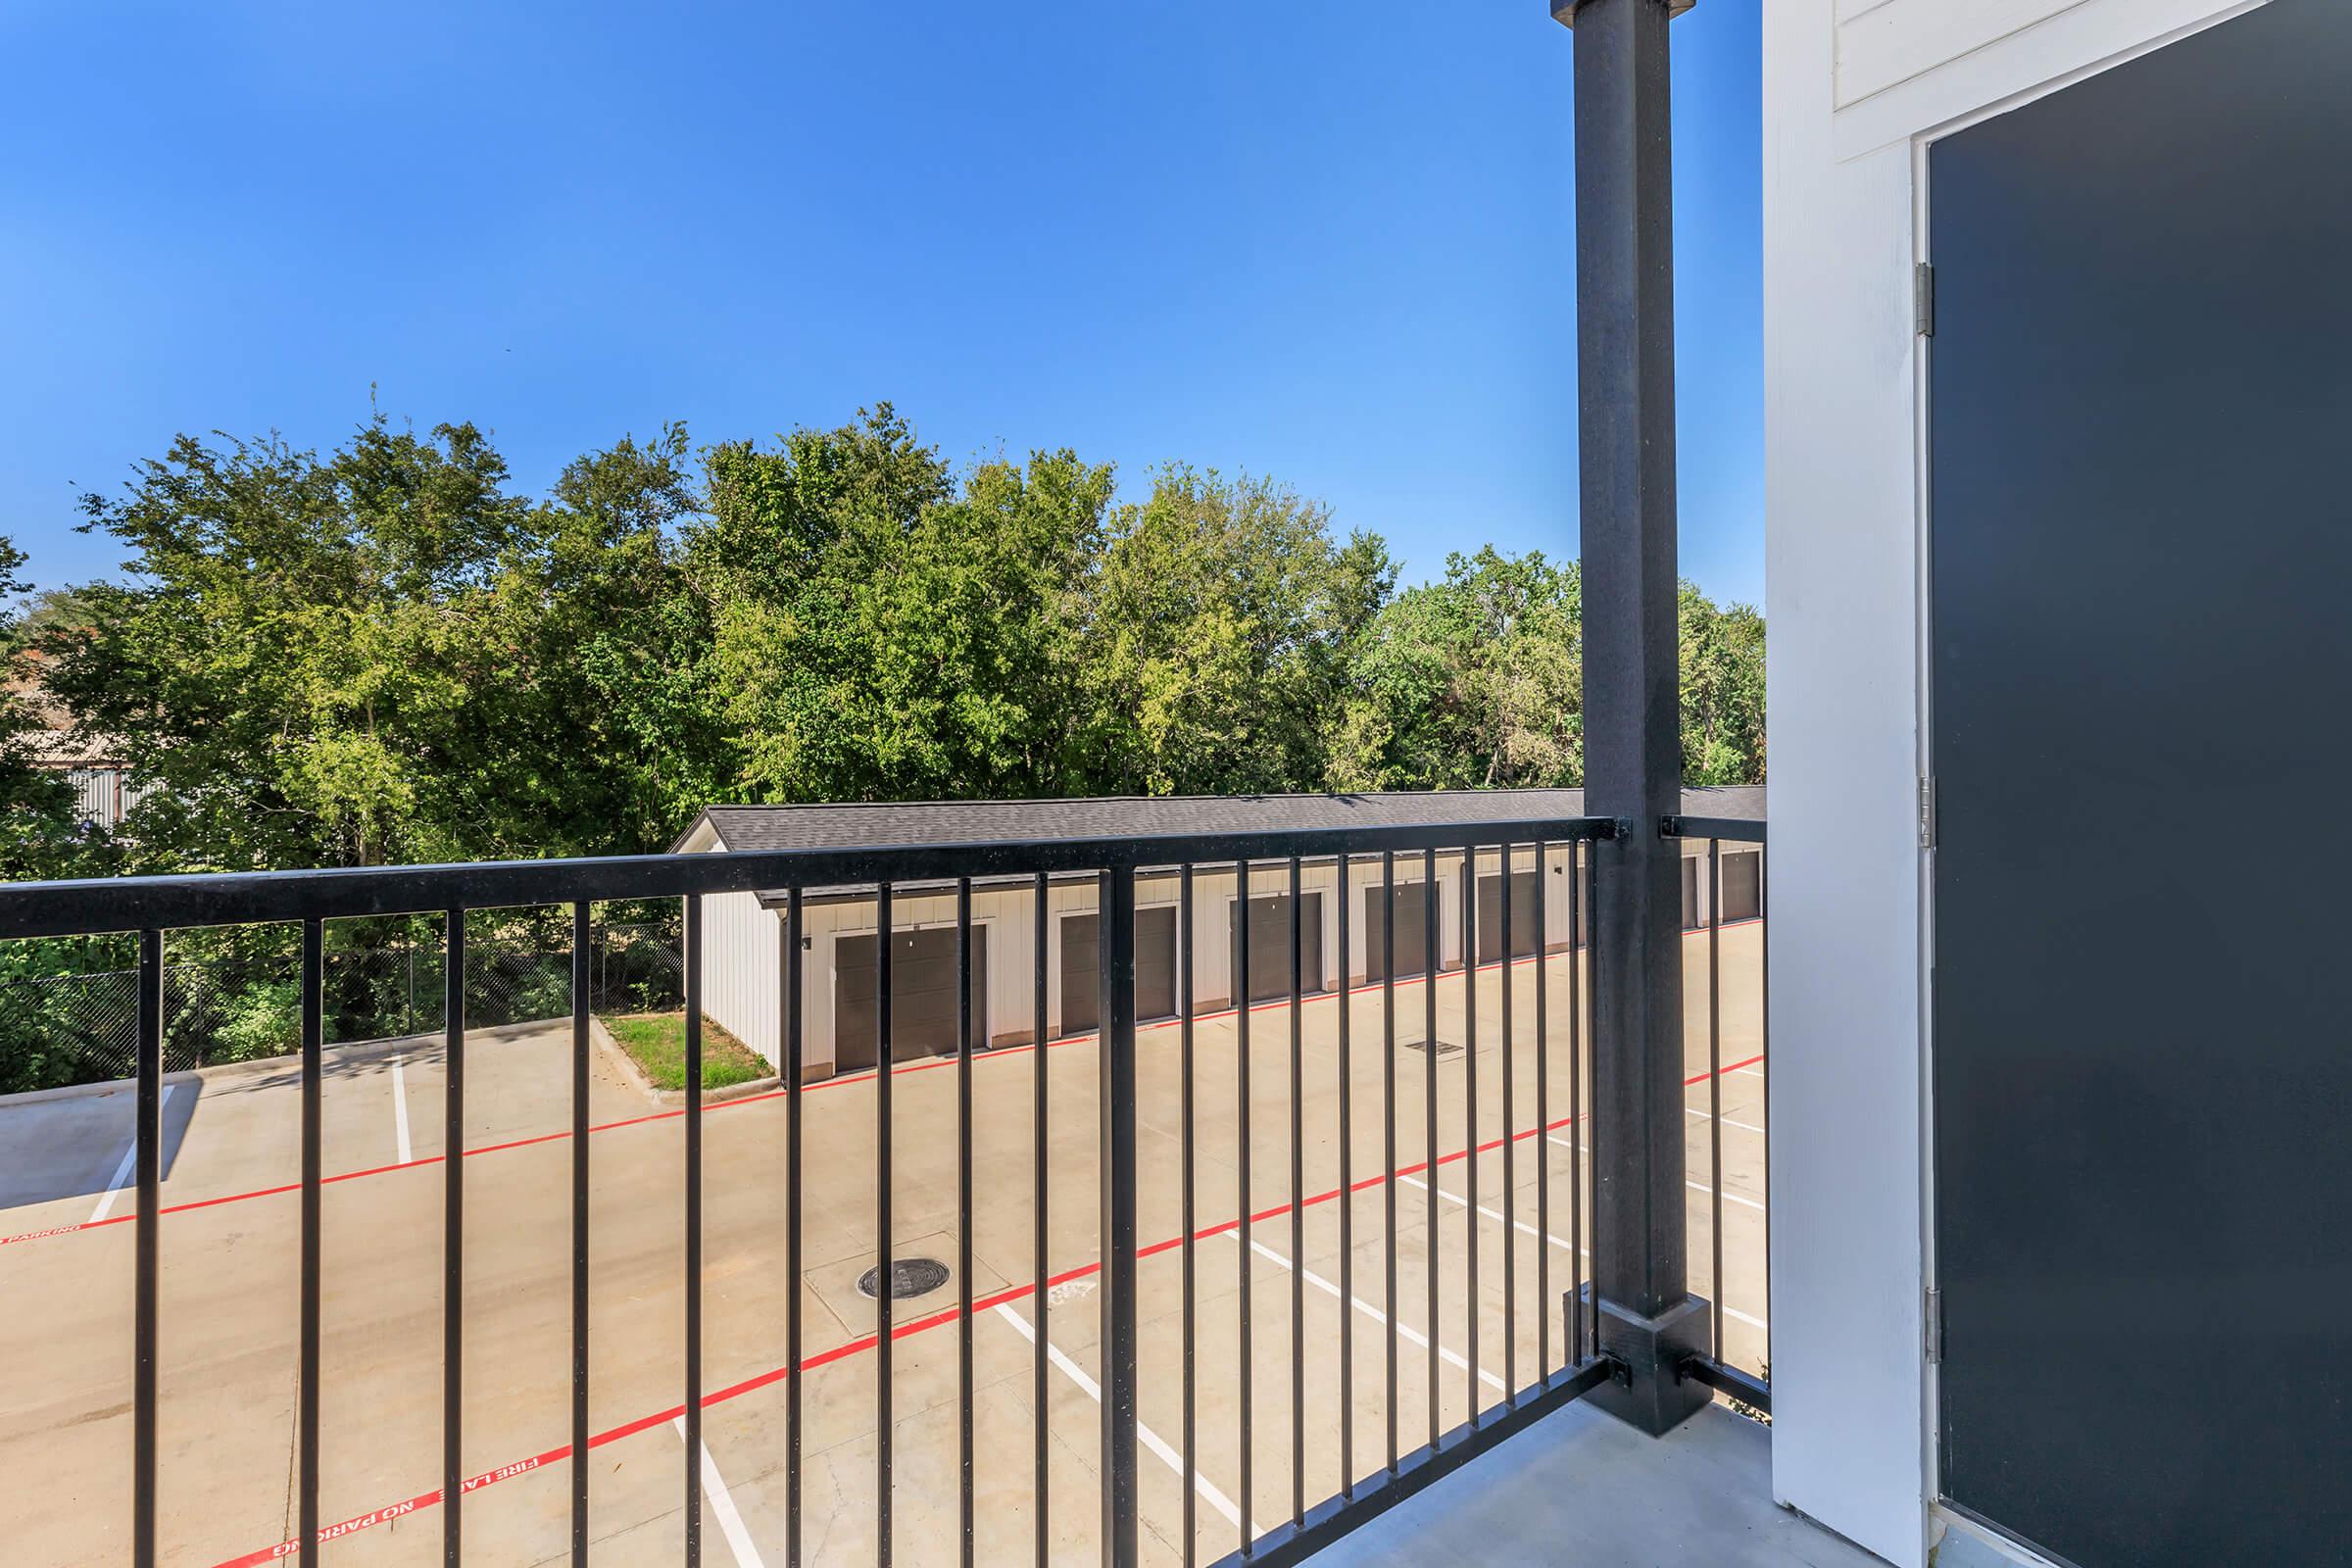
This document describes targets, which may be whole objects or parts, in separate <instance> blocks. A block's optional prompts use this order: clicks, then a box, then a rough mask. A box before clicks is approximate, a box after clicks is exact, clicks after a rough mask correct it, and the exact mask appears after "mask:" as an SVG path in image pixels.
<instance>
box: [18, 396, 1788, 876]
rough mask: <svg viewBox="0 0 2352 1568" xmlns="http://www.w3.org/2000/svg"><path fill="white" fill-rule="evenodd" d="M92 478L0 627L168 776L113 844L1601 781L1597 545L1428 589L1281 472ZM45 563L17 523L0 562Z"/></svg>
mask: <svg viewBox="0 0 2352 1568" xmlns="http://www.w3.org/2000/svg"><path fill="white" fill-rule="evenodd" d="M84 508H85V512H86V517H85V522H84V526H85V527H86V528H89V529H94V530H97V531H101V532H104V533H106V534H109V535H111V536H112V537H113V538H114V539H116V540H117V541H118V542H119V543H120V544H121V545H122V547H123V551H124V556H125V568H126V569H125V572H124V575H123V578H122V579H121V580H118V581H111V582H99V583H92V584H88V585H85V586H82V587H80V588H77V589H74V590H73V591H72V592H70V593H55V592H53V593H52V594H50V595H48V596H46V597H45V598H44V599H42V600H40V601H36V602H35V604H34V605H33V607H32V608H31V613H30V614H29V615H27V614H25V613H18V614H15V615H12V616H11V617H9V618H7V619H5V620H0V653H4V654H5V656H6V658H7V659H8V660H9V661H10V662H11V670H12V674H20V673H22V671H21V669H20V668H19V666H20V664H21V662H22V661H23V660H24V659H25V657H26V652H25V650H26V648H27V646H28V644H30V643H37V645H38V648H39V650H40V652H41V653H42V654H43V655H44V656H45V665H44V668H43V671H42V678H43V681H44V683H45V684H46V686H47V687H48V689H49V691H50V693H51V694H52V695H53V696H54V697H55V699H56V700H58V701H59V702H61V703H63V704H64V705H65V706H66V707H67V708H68V709H69V710H70V711H71V712H72V713H73V716H74V719H75V721H76V723H77V724H78V725H79V726H80V727H81V728H82V729H83V730H84V731H85V732H87V733H88V734H91V735H102V736H105V737H107V738H108V740H109V744H110V748H111V749H112V750H113V751H114V752H115V753H116V754H117V755H119V756H121V757H122V758H123V760H124V761H125V762H126V764H127V765H128V767H129V768H130V769H131V771H132V774H133V776H134V777H135V778H137V779H139V780H141V781H144V782H147V783H149V784H151V785H152V786H153V788H152V789H151V790H150V791H149V792H148V793H147V794H146V795H145V797H144V798H143V799H142V800H141V801H140V803H139V804H138V805H137V806H136V807H135V809H133V812H132V814H131V817H130V818H129V820H128V821H127V822H126V824H125V828H124V830H123V833H122V834H121V835H120V837H119V840H118V842H117V843H116V844H115V845H113V846H112V849H111V852H110V853H111V854H113V855H114V856H115V857H116V859H117V861H118V862H119V863H120V864H121V865H122V866H123V868H129V869H162V868H167V867H171V868H186V867H225V868H245V867H264V866H288V865H309V864H330V865H359V864H375V863H385V862H393V861H403V860H421V859H446V858H488V857H528V856H543V855H564V854H587V853H599V854H603V853H616V852H626V851H642V850H648V849H658V848H661V847H662V846H664V845H665V844H666V843H667V842H668V841H669V840H670V839H671V838H672V837H673V836H674V835H675V834H676V833H677V832H678V831H679V830H680V829H681V828H682V827H683V826H684V825H685V824H686V822H687V821H689V820H691V818H692V816H693V813H694V812H695V811H696V810H697V809H700V808H701V807H703V806H705V805H707V804H711V803H712V802H718V801H753V802H783V801H813V800H844V801H879V800H894V799H897V800H905V799H944V798H962V797H981V798H989V797H994V798H1009V797H1050V796H1066V795H1091V794H1158V793H1232V792H1257V791H1276V790H1314V789H1326V788H1330V789H1345V790H1356V789H1430V788H1480V787H1493V786H1507V785H1532V784H1545V785H1552V784H1575V783H1578V782H1581V780H1582V777H1583V755H1584V754H1583V700H1582V686H1583V661H1582V613H1581V612H1582V598H1581V593H1582V583H1581V577H1580V574H1579V572H1578V569H1577V567H1576V566H1575V565H1574V564H1555V563H1553V562H1550V561H1548V560H1546V559H1545V558H1544V556H1542V555H1541V554H1534V553H1531V554H1528V555H1523V556H1512V555H1507V554H1504V553H1501V552H1499V551H1496V550H1495V549H1494V548H1492V547H1488V548H1483V549H1480V550H1478V551H1476V552H1475V553H1473V554H1469V555H1457V556H1454V557H1452V558H1451V559H1450V560H1449V561H1448V563H1447V564H1446V573H1445V575H1444V577H1443V578H1441V579H1440V580H1438V581H1435V582H1431V583H1426V584H1420V585H1415V586H1410V587H1405V588H1403V589H1401V590H1399V589H1398V587H1397V575H1398V573H1397V563H1396V561H1395V559H1394V558H1393V557H1392V556H1391V555H1390V553H1389V550H1388V547H1387V545H1386V543H1385V542H1384V541H1383V540H1382V539H1380V538H1379V537H1377V536H1375V535H1371V534H1366V533H1361V532H1355V533H1348V534H1347V535H1345V536H1343V535H1342V534H1341V533H1340V532H1339V531H1338V529H1337V528H1336V526H1335V523H1334V520H1333V518H1332V516H1331V515H1330V512H1329V510H1328V509H1327V508H1326V507H1324V506H1323V505H1322V504H1320V503H1318V502H1315V501H1312V500H1309V499H1306V498H1303V497H1300V496H1299V495H1298V494H1297V493H1296V492H1294V491H1292V490H1291V489H1289V488H1287V487H1286V486H1283V485H1281V484H1279V483H1277V482H1274V481H1272V480H1269V479H1266V478H1263V477H1258V476H1251V475H1236V476H1228V475H1225V474H1221V473H1218V472H1216V471H1214V470H1210V469H1201V468H1195V467H1191V466H1183V465H1173V466H1168V467H1165V468H1162V469H1159V470H1157V471H1154V472H1152V474H1151V475H1150V476H1149V482H1148V486H1147V487H1145V488H1144V490H1143V491H1142V493H1140V494H1137V495H1134V496H1133V497H1132V498H1131V499H1126V500H1122V499H1121V498H1120V494H1119V491H1118V487H1117V486H1116V485H1115V483H1114V474H1113V472H1112V470H1111V469H1110V468H1109V467H1108V466H1103V465H1097V464H1090V463H1088V462H1086V461H1084V460H1083V459H1082V458H1081V457H1080V456H1079V455H1078V454H1076V453H1074V452H1071V451H1068V450H1058V451H1041V452H1033V453H1031V454H1029V455H1028V456H1027V457H1026V459H1025V460H1021V461H1014V460H1012V459H1010V458H1002V457H1000V458H994V459H990V460H987V461H982V462H978V463H974V464H971V465H969V466H963V467H961V468H958V467H957V466H953V465H951V464H949V463H947V462H946V461H944V460H943V459H942V458H941V456H940V455H939V453H938V452H937V451H936V450H934V449H932V448H930V447H927V446H925V445H923V444H922V443H921V441H920V440H919V439H918V438H917V436H916V435H915V432H914V430H913V428H912V427H911V426H910V425H909V424H908V422H907V420H906V419H905V418H904V417H902V416H900V415H899V414H898V413H897V412H896V411H895V410H893V409H891V408H889V407H888V406H883V407H880V408H877V409H875V410H873V411H871V412H869V413H865V414H862V415H861V416H860V417H858V418H857V419H855V420H853V421H851V422H849V423H847V424H844V425H842V426H840V427H839V428H836V429H829V430H814V429H801V430H795V431H793V432H791V433H789V434H786V435H784V436H781V437H779V438H776V439H774V440H772V441H767V442H760V441H751V440H734V441H726V442H721V443H719V444H716V445H712V446H709V447H705V448H702V449H699V450H698V449H697V448H696V447H695V446H694V445H693V444H692V443H691V442H690V440H689V438H688V435H687V432H686V431H685V429H684V428H683V427H682V426H678V425H674V424H673V425H668V426H665V427H663V428H662V429H661V430H660V431H659V432H657V433H656V434H655V435H654V436H653V437H652V438H651V439H648V440H643V441H640V440H635V439H623V440H621V441H619V442H617V443H615V444H613V446H611V447H608V448H605V449H602V450H598V451H594V452H589V453H586V454H584V455H583V456H581V457H580V458H578V459H577V460H575V461H574V462H572V463H571V464H570V465H569V466H566V467H565V468H564V471H563V473H562V475H561V477H560V478H559V479H558V480H557V481H556V483H555V485H554V486H553V487H552V489H551V490H550V492H549V493H548V494H547V495H546V496H545V497H544V498H532V497H529V496H526V495H523V494H520V493H518V492H517V490H516V488H515V485H514V483H513V481H512V478H511V475H510V474H509V472H508V469H507V466H506V463H505V462H504V460H503V459H502V458H501V457H500V456H499V454H498V452H497V450H496V448H495V446H494V444H493V443H492V441H491V440H490V438H489V436H488V435H487V434H486V433H485V432H483V431H482V430H480V429H479V428H477V427H475V426H473V425H471V424H464V423H459V424H443V425H437V426H435V427H433V428H432V429H430V430H429V431H426V432H423V433H418V432H417V431H415V430H412V429H409V428H406V427H402V426H397V425H395V424H394V423H393V422H392V421H390V420H388V419H386V418H384V417H380V416H377V417H371V418H370V419H369V420H368V421H367V422H366V423H364V424H362V425H361V426H359V427H358V428H357V429H356V430H355V431H354V432H353V433H352V435H351V436H350V437H349V438H348V439H347V440H346V441H345V442H343V443H342V444H341V445H340V446H338V447H336V448H334V449H333V450H332V451H328V452H325V453H319V452H313V451H306V450H298V449H296V448H294V447H292V446H290V445H288V444H287V443H286V442H284V441H283V440H281V439H279V438H278V437H275V436H269V437H263V438H258V439H251V440H239V439H232V438H229V437H225V436H216V437H213V438H210V439H197V438H194V437H182V438H180V439H179V440H177V441H175V442H173V443H172V446H171V447H170V449H169V450H168V451H166V452H165V453H164V454H163V455H162V456H161V457H159V458H156V459H154V460H152V461H150V462H147V463H144V464H142V465H140V466H138V468H137V469H136V470H135V471H134V472H133V474H132V476H131V479H130V482H129V483H128V484H127V485H126V486H125V487H124V488H123V490H122V491H120V492H118V493H116V494H113V495H105V496H97V495H94V496H90V497H88V498H85V501H84ZM21 564H22V558H21V557H20V556H18V555H17V554H16V553H15V552H14V551H13V550H10V549H8V547H7V546H6V544H5V542H4V541H0V594H6V595H17V594H19V593H21V592H22V590H23V584H22V583H20V582H19V580H18V575H17V574H18V568H19V567H20V566H21ZM1681 612H1682V657H1683V667H1684V696H1683V713H1684V754H1685V774H1686V777H1687V778H1688V779H1689V780H1690V781H1691V782H1693V783H1728V782H1741V781H1757V780H1760V779H1761V778H1762V776H1763V766H1764V751H1763V744H1764V743H1763V712H1764V686H1763V677H1764V671H1763V634H1764V628H1763V621H1762V618H1761V617H1760V616H1759V615H1758V614H1757V613H1755V612H1754V611H1753V610H1751V609H1749V608H1747V607H1744V606H1733V607H1730V608H1728V609H1719V608H1718V607H1717V606H1716V605H1714V604H1713V603H1712V602H1710V601H1709V600H1708V599H1707V598H1706V597H1705V596H1704V595H1703V594H1701V593H1700V592H1699V591H1698V590H1697V589H1696V588H1695V587H1692V586H1690V585H1686V586H1685V587H1684V590H1683V595H1682V603H1681ZM33 722H34V720H33V719H32V718H31V717H30V716H29V714H28V712H27V711H25V706H24V704H23V703H22V701H21V700H20V699H18V698H16V697H15V696H13V695H12V696H10V697H9V698H8V699H7V703H6V706H0V791H5V792H6V799H7V802H8V804H9V805H10V807H11V813H10V814H11V821H12V828H11V835H12V836H11V839H10V843H9V848H8V853H9V854H11V855H12V856H13V857H15V858H14V860H12V868H13V874H23V869H22V868H23V866H25V864H27V863H30V862H31V861H33V860H38V859H42V858H44V856H46V858H49V859H51V860H54V859H55V858H56V856H57V854H58V853H60V852H59V851H58V849H57V846H56V845H55V844H54V843H53V842H51V841H50V840H49V839H45V838H43V836H42V832H45V831H46V830H42V831H34V830H33V828H32V827H31V826H29V824H32V823H35V822H36V821H39V820H47V819H46V818H43V817H42V816H41V812H42V811H43V810H45V809H51V808H52V807H56V809H59V810H60V811H62V807H57V798H56V793H55V792H56V788H57V786H56V784H55V780H54V778H53V776H48V775H40V773H39V770H38V769H35V768H33V767H32V766H31V765H30V763H29V761H28V760H27V758H26V755H25V734H26V732H27V731H28V729H29V727H30V726H31V725H32V724H33ZM44 802H47V803H49V805H48V806H44V805H43V803H44ZM56 820H59V821H62V820H63V817H62V815H61V816H59V817H58V818H56ZM44 844H46V845H48V849H47V850H43V849H42V848H41V846H42V845H44Z"/></svg>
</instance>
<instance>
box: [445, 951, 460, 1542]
mask: <svg viewBox="0 0 2352 1568" xmlns="http://www.w3.org/2000/svg"><path fill="white" fill-rule="evenodd" d="M441 1034H442V1045H441V1050H442V1058H443V1067H442V1090H441V1109H442V1118H441V1559H442V1562H443V1563H444V1564H445V1565H446V1568H459V1564H460V1563H461V1562H462V1561H463V1560H464V1532H463V1530H462V1528H461V1526H462V1524H463V1522H464V1519H465V1512H466V1510H465V1501H466V1471H465V1453H464V1438H465V1415H466V911H465V910H464V909H451V910H448V911H447V912H446V913H445V914H444V916H443V927H442V935H441Z"/></svg>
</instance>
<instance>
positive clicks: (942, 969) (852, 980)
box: [833, 926, 988, 1072]
mask: <svg viewBox="0 0 2352 1568" xmlns="http://www.w3.org/2000/svg"><path fill="white" fill-rule="evenodd" d="M890 940H891V943H892V948H891V954H890V1033H891V1044H892V1050H891V1059H892V1060H894V1061H905V1060H907V1058H908V1057H910V1056H936V1055H944V1054H953V1053H954V1052H955V1050H956V933H955V931H954V930H953V929H950V930H945V931H900V932H896V933H894V934H893V935H892V937H891V939H890ZM877 951H878V949H877V946H876V939H875V938H874V937H873V936H872V935H870V934H869V935H866V936H858V937H843V938H841V939H840V940H839V941H837V942H836V943H835V944H834V945H833V962H834V969H833V1062H834V1065H835V1067H836V1068H838V1069H839V1070H841V1071H844V1072H846V1071H849V1070H850V1069H852V1068H855V1067H871V1066H873V1065H874V1063H875V1062H876V1061H878V1060H879V1059H880V1056H879V1054H878V1053H877V1052H876V1050H875V1047H876V1044H877V1043H878V1041H879V1040H880V1038H881V1037H880V1035H879V1034H878V1033H877V1031H878V1029H879V1027H880V1024H881V1010H880V1006H879V1002H878V999H879V997H880V995H881V985H880V978H879V967H878V965H877V964H876V962H875V956H876V953H877ZM972 1042H973V1044H974V1045H975V1046H984V1045H986V1044H987V1043H988V928H987V927H986V926H974V927H972Z"/></svg>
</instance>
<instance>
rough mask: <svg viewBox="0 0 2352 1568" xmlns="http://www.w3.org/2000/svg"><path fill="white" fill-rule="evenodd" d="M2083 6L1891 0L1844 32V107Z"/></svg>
mask: <svg viewBox="0 0 2352 1568" xmlns="http://www.w3.org/2000/svg"><path fill="white" fill-rule="evenodd" d="M2082 3H2083V0H1969V3H1967V4H1964V5H1955V4H1953V3H1952V0H1887V3H1886V4H1883V5H1879V6H1875V7H1873V8H1872V9H1871V10H1869V11H1867V12H1863V13H1861V14H1859V15H1856V16H1854V17H1852V18H1850V19H1841V20H1840V22H1839V24H1838V107H1840V108H1843V107H1844V106H1846V105H1848V104H1852V103H1856V102H1859V101H1860V100H1862V99H1864V98H1867V97H1869V96H1870V95H1871V94H1872V93H1876V92H1884V91H1886V90H1887V88H1888V87H1891V86H1893V85H1894V84H1895V83H1896V82H1898V81H1907V80H1909V79H1910V78H1911V77H1913V76H1916V75H1918V74H1919V73H1922V72H1925V71H1932V70H1934V69H1935V68H1936V67H1937V66H1940V65H1943V64H1944V63H1945V62H1947V61H1951V60H1957V59H1958V58H1960V57H1961V56H1962V55H1965V54H1969V53H1971V52H1973V51H1975V50H1978V49H1982V48H1984V47H1985V45H1986V44H1988V43H1995V42H1998V41H1999V40H2000V39H2003V38H2006V37H2008V36H2009V35H2010V34H2011V33H2013V32H2023V31H2024V30H2025V29H2026V28H2028V27H2031V26H2033V25H2034V24H2035V23H2037V22H2044V21H2047V20H2048V19H2049V18H2051V17H2054V16H2056V15H2058V13H2060V12H2061V11H2071V10H2073V9H2074V8H2075V7H2076V6H2078V5H2081V4H2082Z"/></svg>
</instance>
